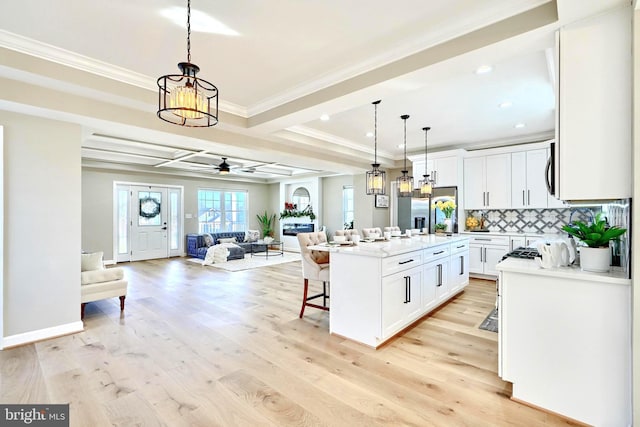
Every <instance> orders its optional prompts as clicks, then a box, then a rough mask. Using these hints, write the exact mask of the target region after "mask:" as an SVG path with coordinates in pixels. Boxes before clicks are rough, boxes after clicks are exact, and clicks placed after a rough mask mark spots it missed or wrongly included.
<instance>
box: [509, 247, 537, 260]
mask: <svg viewBox="0 0 640 427" xmlns="http://www.w3.org/2000/svg"><path fill="white" fill-rule="evenodd" d="M539 256H540V252H538V250H537V249H536V248H525V247H520V248H516V249H514V250H512V251H511V252H509V253H508V254H506V255H505V256H503V257H502V259H505V258H509V257H511V258H523V259H534V258H535V257H539Z"/></svg>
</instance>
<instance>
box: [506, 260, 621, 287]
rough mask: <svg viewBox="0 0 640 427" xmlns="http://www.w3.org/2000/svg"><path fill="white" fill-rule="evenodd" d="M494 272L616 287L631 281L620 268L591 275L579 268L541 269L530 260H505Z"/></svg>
mask: <svg viewBox="0 0 640 427" xmlns="http://www.w3.org/2000/svg"><path fill="white" fill-rule="evenodd" d="M496 270H498V271H505V272H514V273H523V274H532V275H537V276H550V277H559V278H566V279H574V280H584V281H592V282H601V283H611V284H618V285H631V279H628V278H627V277H626V273H625V272H624V271H623V270H622V269H621V268H620V267H611V270H610V271H609V272H608V273H592V272H589V271H582V270H581V269H580V267H578V266H575V265H572V266H569V267H558V268H542V267H541V266H540V264H539V263H538V261H536V260H532V259H521V258H507V259H505V260H504V261H501V262H499V263H498V265H497V266H496Z"/></svg>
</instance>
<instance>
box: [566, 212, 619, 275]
mask: <svg viewBox="0 0 640 427" xmlns="http://www.w3.org/2000/svg"><path fill="white" fill-rule="evenodd" d="M562 230H564V231H566V232H567V233H569V235H571V236H573V237H576V238H578V239H579V240H580V241H582V242H583V243H584V244H585V245H587V246H586V247H582V248H580V268H582V270H585V271H593V272H605V271H608V270H609V265H610V264H611V251H610V250H609V242H610V241H611V240H618V239H619V238H620V236H622V235H623V234H624V233H625V232H626V231H627V229H626V228H620V227H616V226H614V227H610V228H607V221H606V220H605V219H604V215H603V214H602V212H600V213H598V214H597V215H596V217H595V219H594V220H593V222H592V223H591V224H590V225H587V224H585V223H584V222H582V221H575V222H574V223H573V224H572V225H564V226H563V227H562Z"/></svg>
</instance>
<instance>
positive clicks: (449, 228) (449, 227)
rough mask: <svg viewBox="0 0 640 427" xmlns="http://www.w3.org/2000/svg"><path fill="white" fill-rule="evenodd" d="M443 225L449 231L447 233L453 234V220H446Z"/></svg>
mask: <svg viewBox="0 0 640 427" xmlns="http://www.w3.org/2000/svg"><path fill="white" fill-rule="evenodd" d="M443 224H444V225H446V226H447V229H446V230H445V231H446V232H447V233H451V232H452V231H453V221H452V220H451V218H445V219H444V221H443Z"/></svg>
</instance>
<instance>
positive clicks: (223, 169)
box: [218, 157, 231, 175]
mask: <svg viewBox="0 0 640 427" xmlns="http://www.w3.org/2000/svg"><path fill="white" fill-rule="evenodd" d="M218 172H219V173H220V175H228V174H229V172H231V166H229V163H227V158H226V157H223V158H222V163H220V164H219V165H218Z"/></svg>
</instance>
